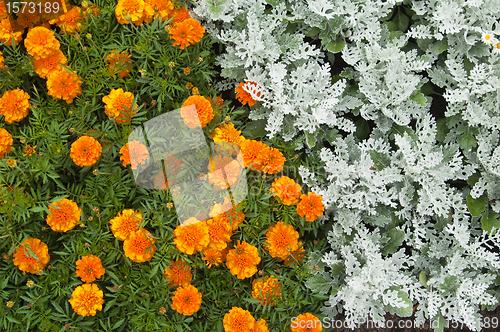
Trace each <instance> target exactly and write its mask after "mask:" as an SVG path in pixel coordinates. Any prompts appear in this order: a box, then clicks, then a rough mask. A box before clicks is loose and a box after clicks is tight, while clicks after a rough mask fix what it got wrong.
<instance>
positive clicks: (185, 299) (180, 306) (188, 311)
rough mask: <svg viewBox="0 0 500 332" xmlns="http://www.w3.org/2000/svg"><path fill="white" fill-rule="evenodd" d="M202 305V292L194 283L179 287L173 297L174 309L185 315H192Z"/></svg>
mask: <svg viewBox="0 0 500 332" xmlns="http://www.w3.org/2000/svg"><path fill="white" fill-rule="evenodd" d="M200 306H201V293H200V292H199V291H198V289H197V288H196V287H194V286H193V285H189V286H186V287H182V286H181V287H179V288H177V290H176V291H175V292H174V296H173V297H172V309H174V310H175V311H177V312H178V313H180V314H183V315H184V316H191V315H192V314H194V313H195V312H197V311H198V310H200Z"/></svg>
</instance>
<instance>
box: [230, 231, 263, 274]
mask: <svg viewBox="0 0 500 332" xmlns="http://www.w3.org/2000/svg"><path fill="white" fill-rule="evenodd" d="M260 260H261V258H260V257H259V252H258V251H257V248H256V247H254V246H252V245H251V244H249V243H247V242H245V241H243V242H241V243H240V240H238V244H237V245H236V246H235V247H234V249H231V250H229V252H228V253H227V256H226V266H227V267H228V269H229V270H230V271H231V274H232V275H234V276H236V277H237V278H238V279H245V278H250V277H251V276H253V275H254V274H255V273H256V272H257V264H259V263H260Z"/></svg>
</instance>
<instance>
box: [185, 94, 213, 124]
mask: <svg viewBox="0 0 500 332" xmlns="http://www.w3.org/2000/svg"><path fill="white" fill-rule="evenodd" d="M189 105H194V106H195V107H196V108H194V109H193V108H192V107H187V106H189ZM181 116H182V118H183V119H184V123H185V124H186V126H188V128H196V127H199V126H200V125H201V127H202V128H204V127H205V126H206V125H207V124H209V123H210V121H212V119H213V118H214V110H213V108H212V104H211V103H210V102H209V101H208V100H207V98H205V97H203V96H198V95H196V96H190V97H188V98H187V99H186V101H185V102H184V104H182V106H181Z"/></svg>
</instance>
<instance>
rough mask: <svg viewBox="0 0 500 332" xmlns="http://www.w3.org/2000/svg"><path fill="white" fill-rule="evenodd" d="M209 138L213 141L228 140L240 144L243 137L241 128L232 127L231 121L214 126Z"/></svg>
mask: <svg viewBox="0 0 500 332" xmlns="http://www.w3.org/2000/svg"><path fill="white" fill-rule="evenodd" d="M211 138H212V139H213V140H214V142H228V143H235V144H238V145H241V143H243V141H244V140H245V137H243V136H241V130H237V129H236V128H234V124H233V123H223V124H222V125H220V126H219V127H217V128H215V130H214V132H213V134H212V136H211Z"/></svg>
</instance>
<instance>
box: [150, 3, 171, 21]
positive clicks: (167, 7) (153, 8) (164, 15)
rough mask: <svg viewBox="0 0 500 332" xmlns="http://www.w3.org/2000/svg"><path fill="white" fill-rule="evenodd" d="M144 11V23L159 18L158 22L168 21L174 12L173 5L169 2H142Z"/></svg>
mask: <svg viewBox="0 0 500 332" xmlns="http://www.w3.org/2000/svg"><path fill="white" fill-rule="evenodd" d="M144 3H145V6H144V11H145V12H146V18H145V19H144V20H145V21H146V22H148V23H150V22H151V21H152V20H154V19H156V17H157V16H159V17H160V22H165V21H166V20H168V18H169V15H170V13H171V12H172V11H173V10H174V3H173V2H172V1H170V0H144Z"/></svg>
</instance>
